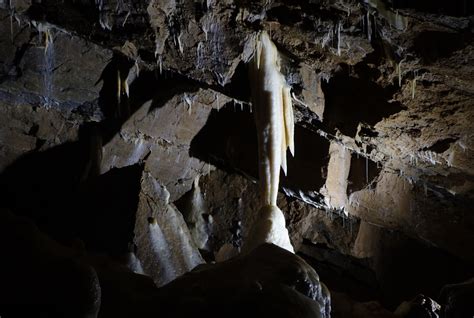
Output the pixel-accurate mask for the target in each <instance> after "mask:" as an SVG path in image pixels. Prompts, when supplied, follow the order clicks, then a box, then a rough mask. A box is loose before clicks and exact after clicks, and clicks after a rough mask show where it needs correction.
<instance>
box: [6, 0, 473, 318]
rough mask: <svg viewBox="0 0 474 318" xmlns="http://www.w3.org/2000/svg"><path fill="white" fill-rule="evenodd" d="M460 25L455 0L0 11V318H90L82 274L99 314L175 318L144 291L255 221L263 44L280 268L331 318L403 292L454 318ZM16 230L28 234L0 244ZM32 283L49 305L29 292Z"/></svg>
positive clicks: (467, 198) (467, 239)
mask: <svg viewBox="0 0 474 318" xmlns="http://www.w3.org/2000/svg"><path fill="white" fill-rule="evenodd" d="M473 10H474V7H473V3H471V2H470V1H462V0H459V1H458V0H454V1H449V2H448V1H441V0H433V1H421V0H420V1H399V0H397V1H395V0H387V1H355V0H346V1H328V0H321V1H319V0H311V1H286V0H276V1H263V0H261V1H246V0H244V1H237V0H225V1H216V0H208V1H184V0H179V1H178V0H176V1H145V2H131V1H115V0H111V1H105V0H104V1H96V2H87V1H64V2H57V1H50V0H47V1H46V0H43V1H41V3H40V2H37V1H11V2H9V1H3V2H2V1H0V206H1V207H2V208H7V209H8V210H9V211H10V212H8V213H11V214H8V216H7V217H2V220H3V221H2V222H1V223H0V224H1V226H4V227H5V231H3V230H2V231H1V233H0V235H2V246H4V245H3V244H5V248H4V249H3V250H4V251H5V253H6V254H8V255H9V256H5V259H8V260H10V261H9V262H2V263H3V264H2V271H1V273H0V275H1V277H3V278H9V279H10V280H9V281H8V282H9V284H3V283H2V284H0V290H1V294H2V295H4V294H8V291H9V290H10V291H11V292H10V296H11V298H5V297H2V300H0V315H1V316H2V317H9V316H15V311H14V310H13V311H12V310H11V309H12V308H13V307H15V306H13V307H12V306H10V307H8V306H6V305H8V303H11V302H14V299H12V298H14V297H16V296H15V295H19V294H18V293H16V291H21V290H23V289H29V290H32V291H34V292H35V294H34V295H33V294H31V295H27V296H24V298H23V302H26V303H32V302H33V298H35V297H36V295H37V294H42V295H44V297H43V298H40V299H41V300H42V301H43V302H47V301H50V300H51V299H53V298H54V299H55V301H54V303H55V304H61V306H62V307H61V308H69V307H68V306H67V305H65V304H68V302H67V301H66V300H64V298H67V297H69V295H76V296H77V298H76V302H72V303H70V304H71V306H72V307H70V308H76V307H81V308H82V309H81V310H79V309H78V310H77V311H76V312H78V313H81V314H83V316H94V315H95V314H96V313H97V308H98V307H97V306H99V305H98V302H95V301H96V300H97V292H96V293H95V294H94V293H92V294H88V293H87V292H86V290H87V288H89V287H93V286H95V285H94V284H95V283H94V282H95V281H96V278H94V277H95V276H94V275H95V274H94V273H96V274H97V277H98V281H99V284H100V294H101V297H100V299H101V301H100V310H99V311H98V312H99V317H100V316H102V317H108V316H114V317H117V316H124V317H127V316H128V317H130V316H136V317H141V316H148V315H155V316H159V313H160V310H161V311H162V312H163V311H164V310H166V311H167V312H168V313H169V315H170V316H173V314H172V309H173V308H174V309H176V310H177V309H178V308H180V305H178V304H177V303H176V302H170V305H169V307H166V308H164V307H160V306H158V305H156V301H155V300H154V299H156V298H155V297H158V296H159V295H160V293H161V292H160V289H158V288H157V287H156V285H155V283H157V284H158V285H161V284H164V283H166V282H168V281H172V280H173V279H174V278H175V277H177V276H180V275H181V274H183V273H185V272H187V271H189V270H191V268H192V267H193V266H195V265H196V264H199V263H204V262H206V263H209V264H208V265H203V266H209V270H211V268H213V267H215V268H218V266H220V264H217V265H210V263H211V262H213V261H214V260H216V259H218V260H224V259H227V258H229V257H230V256H234V255H236V254H237V253H238V252H239V250H240V249H241V248H242V246H243V242H244V241H245V239H246V238H247V237H248V236H249V230H250V227H251V225H252V224H254V223H255V220H256V217H257V215H256V213H255V211H258V209H259V208H260V201H259V195H258V194H259V189H258V186H257V180H258V150H257V149H258V148H257V145H258V142H257V129H256V126H255V121H254V115H255V109H254V108H253V107H252V105H251V103H250V100H251V98H250V96H251V94H250V92H251V86H250V84H249V80H248V62H249V60H250V58H251V57H252V55H253V53H254V43H255V36H256V34H257V31H261V30H265V31H266V32H267V33H268V35H269V37H270V39H271V40H272V42H273V43H275V45H276V47H277V49H278V51H279V52H280V54H281V56H282V61H281V72H282V74H283V75H284V77H285V79H286V81H287V83H288V85H289V86H290V87H291V92H292V94H291V100H292V104H293V106H294V116H295V130H294V137H295V138H294V142H295V156H294V157H291V156H288V157H287V164H286V166H287V174H286V176H283V174H282V175H281V177H280V182H279V184H280V187H279V192H278V196H277V206H278V207H279V208H280V210H281V211H282V212H283V214H284V217H285V222H286V226H287V228H288V231H289V237H290V240H291V244H292V245H293V247H294V249H295V252H296V255H298V256H300V257H302V258H303V259H304V260H305V261H306V263H307V264H309V265H311V266H313V267H314V268H315V270H316V271H317V273H318V275H319V277H320V279H321V281H323V282H324V283H325V284H326V285H327V286H328V288H329V290H330V291H331V292H332V294H333V297H332V299H331V307H332V311H331V315H332V316H333V317H350V315H352V316H353V317H370V315H372V316H374V317H389V316H390V315H393V312H394V310H395V309H396V308H397V307H398V306H399V305H400V303H402V302H403V301H411V300H412V299H414V297H415V296H416V295H418V294H423V295H425V296H426V297H429V298H431V299H433V300H434V301H436V302H437V303H439V304H440V306H441V309H440V310H439V311H438V312H437V313H436V314H438V315H440V317H455V316H450V313H456V312H457V311H456V310H458V309H459V310H462V312H469V310H471V309H472V304H471V305H467V308H466V307H464V306H466V305H465V302H463V301H462V299H464V298H463V297H464V296H463V295H470V294H469V292H466V294H464V292H459V293H458V290H461V289H456V288H454V289H453V288H451V289H449V288H448V289H445V291H446V292H444V293H440V291H441V289H442V287H443V286H446V285H450V284H456V283H459V282H466V281H468V280H469V279H470V278H472V277H474V272H473V268H474V246H473V243H472V242H474V230H473V229H474V214H473V213H472V211H473V209H472V207H473V203H474V143H473V140H474V139H473V135H474V126H473V122H474V105H473V94H474V91H473V87H474V83H473V79H474V44H473V43H474V42H473V39H474V38H473V32H474V22H473V21H474V20H473V15H474V11H473ZM197 178H198V180H199V181H198V184H197V186H194V188H193V183H194V181H195V180H197ZM160 189H161V190H160ZM196 189H199V191H197V190H196ZM197 202H198V203H197ZM200 210H202V211H201V212H199V211H200ZM20 217H21V218H23V217H25V218H27V221H24V222H26V224H28V225H26V227H28V228H29V229H30V230H28V231H31V233H36V234H28V235H27V234H24V233H25V232H23V230H21V227H22V226H17V225H13V224H17V223H18V222H20V221H15V220H17V219H16V218H20ZM22 220H23V219H22ZM22 222H23V221H21V222H20V223H22ZM31 222H32V223H31ZM186 223H187V224H186ZM7 224H12V225H11V226H8V225H7ZM22 224H23V223H22ZM33 224H35V226H36V227H37V229H36V228H34V227H33ZM32 227H33V229H32ZM7 230H8V231H7ZM24 231H26V230H24ZM23 234H24V235H23ZM3 235H4V236H3ZM39 237H42V238H41V239H40V238H39ZM12 238H23V240H19V239H12ZM30 238H31V239H30ZM141 239H144V240H143V241H142V242H145V244H141V243H140V240H141ZM33 242H35V243H34V244H33ZM38 242H43V244H40V243H38ZM44 242H46V243H44ZM165 242H166V243H167V244H165ZM204 242H205V243H204ZM32 244H33V246H32ZM43 245H44V246H43ZM28 246H30V248H29V250H28ZM45 246H53V247H52V248H51V249H48V250H47V251H45V250H43V248H44V247H45ZM22 249H23V250H24V253H21V252H20V251H21V250H22ZM65 250H66V251H65ZM34 251H36V252H34ZM78 251H79V252H78ZM77 253H79V254H80V255H82V256H78V255H77ZM160 255H161V257H160ZM163 255H165V257H163ZM277 255H280V254H277ZM285 255H286V254H285ZM278 257H280V256H278ZM293 257H295V256H294V255H293V256H291V257H289V256H288V257H286V256H283V254H282V256H281V258H282V259H286V260H288V261H289V262H290V263H291V260H293V259H294V258H293ZM78 258H79V260H78ZM83 258H85V260H84V259H83ZM298 260H299V259H298ZM51 262H52V263H54V264H56V262H59V263H61V264H62V263H63V262H65V263H66V265H64V266H56V265H54V264H53V265H51V266H49V265H48V264H50V263H51ZM78 262H79V263H78ZM230 262H232V260H230ZM306 263H304V265H302V266H303V268H306V266H307V264H306ZM224 264H226V263H224ZM255 266H257V265H255ZM58 267H59V268H63V271H60V270H59V269H57V268H58ZM257 267H258V266H257ZM206 268H207V267H206ZM56 269H57V270H56ZM215 270H217V269H215ZM141 271H143V272H145V273H146V274H148V275H150V276H151V277H153V279H152V278H150V277H148V276H144V275H137V274H135V273H133V272H141ZM206 272H207V271H206ZM209 273H210V272H207V273H206V274H205V275H211V274H209ZM232 273H233V274H228V276H230V277H231V276H233V275H234V274H235V272H232ZM242 273H244V272H242ZM195 274H196V275H197V272H196V273H193V274H192V276H193V279H197V280H198V281H199V279H200V278H194V277H196V276H195ZM202 275H204V274H202ZM226 275H227V274H226ZM235 275H237V274H235ZM239 275H244V276H245V275H246V274H239ZM237 276H238V275H237ZM17 277H18V279H16V278H17ZM40 277H44V278H45V279H48V278H49V277H50V278H51V283H50V284H49V286H48V287H47V288H46V287H45V284H44V281H40V282H39V283H38V284H37V285H35V287H34V288H33V287H32V282H34V281H35V280H34V279H40ZM80 277H82V278H80ZM183 277H184V278H185V280H186V281H187V282H190V281H191V278H189V277H188V276H186V275H185V276H183ZM203 277H204V276H203ZM30 278H31V279H33V278H34V279H33V280H30ZM277 278H278V277H276V279H277ZM11 279H13V280H11ZM74 279H77V280H74ZM278 279H279V278H278ZM278 279H277V281H278ZM62 280H68V281H69V282H70V283H69V284H67V285H66V286H65V287H64V285H63V282H62ZM3 281H5V282H6V280H2V281H1V282H3ZM53 281H54V282H53ZM178 281H179V279H178ZM178 281H175V282H176V284H178ZM183 281H184V280H183ZM183 281H181V283H183ZM15 282H16V286H15ZM10 283H11V284H10ZM181 283H180V284H181ZM285 283H287V285H285V286H290V285H291V284H290V285H288V282H285ZM28 284H30V285H28ZM171 284H173V283H171ZM183 284H188V283H183ZM189 284H190V283H189ZM122 285H123V286H127V288H119V287H118V286H122ZM257 285H258V284H257ZM468 285H469V284H467V283H466V285H463V288H464V287H466V286H467V287H468ZM38 286H39V287H38ZM87 286H89V287H87ZM176 286H177V285H176ZM215 286H216V288H220V287H219V286H217V285H215ZM43 287H44V288H43ZM63 287H64V293H60V292H58V289H61V290H63ZM86 287H87V288H86ZM96 287H97V286H96ZM247 287H248V286H247V285H244V286H241V288H243V289H240V290H244V292H243V293H244V296H245V297H249V295H253V294H252V293H253V291H250V290H249V289H248V288H247ZM257 287H258V286H257ZM12 288H16V289H12ZM94 288H95V287H94ZM290 289H291V286H290ZM97 290H98V289H96V291H97ZM275 290H277V292H275V293H266V292H265V293H263V294H262V295H260V296H261V297H262V298H261V299H262V302H264V303H266V304H270V303H271V304H274V303H279V301H278V300H281V299H283V300H284V299H286V296H288V295H293V296H294V297H295V298H293V299H295V302H296V303H299V300H301V301H302V303H299V304H300V305H298V306H300V308H306V309H308V310H310V312H311V310H312V308H313V309H314V308H321V306H320V304H319V303H318V301H314V300H308V299H306V298H301V297H306V296H301V295H303V294H304V293H301V290H299V289H296V290H297V292H296V291H295V290H294V289H291V290H289V289H288V288H287V287H281V288H278V289H275ZM462 290H465V289H462ZM466 290H468V289H466ZM14 291H15V292H14ZM190 292H191V291H190ZM210 292H211V291H210ZM212 292H215V291H212ZM246 293H247V295H245V294H246ZM91 295H95V296H94V297H95V298H94V297H89V296H91ZM190 295H191V296H192V294H190ZM223 295H228V294H226V293H223ZM285 295H286V296H285ZM30 296H31V297H30ZM191 296H190V297H191ZM293 296H288V297H293ZM160 297H161V296H160ZM245 299H247V298H245ZM259 299H260V298H259ZM302 299H303V300H302ZM456 299H460V300H459V301H458V300H456ZM174 301H178V300H176V298H175V299H174ZM229 301H230V300H229ZM308 301H309V303H308ZM5 302H7V304H5ZM210 303H211V302H209V304H210ZM282 304H283V302H282ZM10 305H11V304H10ZM293 305H294V303H292V304H289V303H288V304H287V303H285V305H282V307H284V308H281V309H282V310H281V312H282V313H285V311H284V310H283V309H285V308H286V309H285V310H287V309H288V308H295V307H292V306H293ZM74 306H76V307H74ZM233 306H234V305H233ZM239 306H242V307H241V308H242V310H243V308H244V305H243V304H241V305H235V307H239ZM318 306H319V307H318ZM469 306H471V307H469ZM7 307H8V308H7ZM17 307H18V306H17ZM23 307H24V308H25V310H26V311H27V310H28V308H27V307H26V306H23ZM192 307H193V306H192V305H189V308H192ZM239 308H240V307H239ZM247 308H250V307H247ZM252 308H253V307H252ZM187 309H188V308H186V310H187ZM6 310H8V312H7V311H6ZM45 310H46V315H47V313H48V310H50V309H48V308H46V309H45ZM60 310H62V309H60ZM253 310H257V309H255V308H253ZM33 312H34V313H35V311H34V310H33ZM22 313H23V312H19V313H17V316H21V314H22ZM326 313H327V311H326ZM369 314H370V315H369ZM282 315H283V314H282ZM309 315H310V316H311V313H309ZM377 315H378V316H377ZM443 315H444V316H443ZM453 315H454V314H453ZM23 316H24V315H23ZM59 316H61V314H59ZM62 316H64V315H62ZM313 316H314V315H313Z"/></svg>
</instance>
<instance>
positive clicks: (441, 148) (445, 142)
mask: <svg viewBox="0 0 474 318" xmlns="http://www.w3.org/2000/svg"><path fill="white" fill-rule="evenodd" d="M458 139H459V138H446V139H441V140H438V141H437V142H435V143H434V144H433V145H432V146H430V147H425V148H423V149H422V150H423V151H426V150H429V151H433V152H436V153H443V152H445V151H446V150H448V149H449V147H451V144H452V143H453V142H456V141H457V140H458Z"/></svg>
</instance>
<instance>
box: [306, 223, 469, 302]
mask: <svg viewBox="0 0 474 318" xmlns="http://www.w3.org/2000/svg"><path fill="white" fill-rule="evenodd" d="M379 240H380V243H379V248H378V249H377V250H376V252H375V255H374V256H373V257H370V258H367V259H359V258H355V257H352V256H349V255H344V254H342V253H340V252H338V251H336V250H334V249H330V248H328V247H327V246H325V245H321V244H312V243H311V242H307V241H305V242H304V244H303V245H302V247H301V249H300V251H299V254H300V256H302V257H303V258H304V259H305V260H306V261H307V262H308V263H309V264H310V265H311V266H313V267H314V268H316V270H317V272H318V274H319V276H320V278H321V281H323V282H324V283H325V284H326V285H327V286H328V288H329V289H330V290H332V291H337V292H342V293H345V294H347V295H348V296H350V297H351V298H352V299H354V300H357V301H361V302H364V301H371V300H377V301H380V302H381V303H382V304H383V305H384V306H385V307H387V308H388V309H390V310H394V309H395V308H396V307H397V306H398V305H399V304H400V303H401V302H402V301H405V300H409V299H412V298H413V297H415V296H416V295H417V294H420V293H422V294H424V295H427V296H429V297H431V298H433V299H434V300H438V295H439V292H440V290H441V288H442V287H443V286H444V285H446V284H449V283H450V282H461V281H465V280H467V279H469V278H470V277H472V275H473V274H474V270H473V268H472V266H470V265H469V264H467V263H465V262H463V261H461V260H459V259H457V258H456V257H454V256H452V255H450V254H448V253H446V252H444V251H442V250H440V249H437V248H435V247H432V246H428V245H426V244H424V243H422V242H420V241H418V240H415V239H412V238H409V237H407V236H405V235H403V234H402V233H400V232H396V231H390V230H388V229H384V233H383V234H382V235H380V236H379Z"/></svg>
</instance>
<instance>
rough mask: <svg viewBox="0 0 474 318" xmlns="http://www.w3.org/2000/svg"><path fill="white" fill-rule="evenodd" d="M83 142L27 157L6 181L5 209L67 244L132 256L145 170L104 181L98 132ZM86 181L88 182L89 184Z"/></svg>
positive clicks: (1, 182) (1, 191) (0, 197)
mask: <svg viewBox="0 0 474 318" xmlns="http://www.w3.org/2000/svg"><path fill="white" fill-rule="evenodd" d="M87 128H88V129H86V128H83V130H87V131H85V132H82V134H84V135H85V136H81V138H80V139H79V141H77V142H71V143H65V144H62V145H60V146H56V147H53V148H51V149H48V150H46V151H41V152H32V153H29V154H26V155H24V156H23V157H21V158H20V159H18V160H17V161H15V162H14V163H13V164H12V165H10V166H9V167H7V168H6V169H5V170H4V172H3V173H2V174H1V175H0V207H1V208H7V209H9V210H10V211H12V212H13V213H14V214H16V215H21V216H26V217H28V218H30V219H31V220H33V221H34V223H35V224H36V225H37V226H38V227H39V229H40V230H41V231H43V232H45V233H46V234H48V235H49V236H50V237H52V238H54V239H55V240H57V241H60V242H63V243H65V244H67V245H68V244H73V242H74V241H77V239H79V240H81V241H83V242H85V244H86V246H88V247H93V248H94V249H95V250H96V251H101V252H106V253H110V254H119V253H125V252H127V248H128V243H130V242H131V240H132V237H133V226H134V223H135V222H134V217H135V212H136V207H137V204H138V193H139V191H140V178H141V171H142V167H141V166H138V165H136V166H130V167H126V168H122V169H114V170H111V171H109V172H108V173H105V174H103V175H100V176H99V175H98V171H97V170H98V166H97V158H95V156H97V152H95V151H94V150H91V144H93V139H91V138H92V137H90V136H93V133H91V131H93V129H92V128H90V127H87ZM84 180H85V181H84Z"/></svg>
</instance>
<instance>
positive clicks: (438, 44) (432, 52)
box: [413, 31, 473, 64]
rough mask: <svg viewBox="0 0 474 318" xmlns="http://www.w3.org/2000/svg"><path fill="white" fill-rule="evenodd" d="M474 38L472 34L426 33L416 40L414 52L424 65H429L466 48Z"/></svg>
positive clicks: (419, 35)
mask: <svg viewBox="0 0 474 318" xmlns="http://www.w3.org/2000/svg"><path fill="white" fill-rule="evenodd" d="M472 38H473V37H472V34H471V33H468V34H464V33H455V32H452V33H448V32H439V31H425V32H422V33H420V34H418V35H417V37H416V38H415V39H414V42H413V50H414V51H415V53H416V54H417V56H420V57H421V59H422V61H423V63H427V64H429V63H433V62H435V61H437V60H438V59H440V58H443V57H447V56H449V55H450V54H451V53H452V52H454V51H457V50H460V49H462V48H464V47H465V46H467V45H468V44H469V43H470V42H471V40H472Z"/></svg>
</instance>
